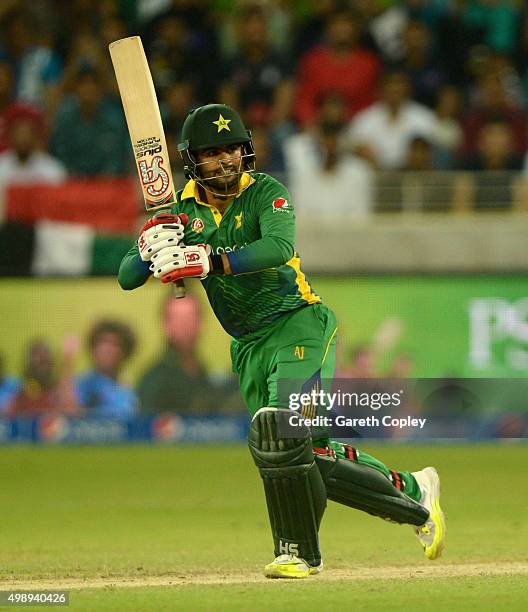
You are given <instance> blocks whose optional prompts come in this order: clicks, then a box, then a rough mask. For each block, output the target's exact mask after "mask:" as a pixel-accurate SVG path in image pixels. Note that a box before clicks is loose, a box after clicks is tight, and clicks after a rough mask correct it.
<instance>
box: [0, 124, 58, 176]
mask: <svg viewBox="0 0 528 612" xmlns="http://www.w3.org/2000/svg"><path fill="white" fill-rule="evenodd" d="M37 121H38V120H37V119H36V118H35V117H30V116H27V117H24V116H19V117H18V118H17V119H15V120H14V121H13V122H12V123H11V124H10V127H9V129H8V142H9V144H10V148H9V149H8V150H7V151H4V152H3V153H0V185H2V186H7V185H14V184H29V183H60V182H61V181H63V180H65V178H66V174H67V173H66V169H65V168H64V166H63V165H62V163H61V162H60V161H59V160H57V159H55V158H54V157H52V156H51V155H50V154H49V153H46V152H45V151H42V150H41V146H42V128H41V125H40V124H39V123H37Z"/></svg>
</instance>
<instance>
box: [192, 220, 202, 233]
mask: <svg viewBox="0 0 528 612" xmlns="http://www.w3.org/2000/svg"><path fill="white" fill-rule="evenodd" d="M204 227H205V226H204V222H203V221H202V220H201V219H193V220H192V223H191V229H192V230H193V232H196V233H197V234H199V233H200V232H203V229H204Z"/></svg>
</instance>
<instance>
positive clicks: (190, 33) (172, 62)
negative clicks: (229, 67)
mask: <svg viewBox="0 0 528 612" xmlns="http://www.w3.org/2000/svg"><path fill="white" fill-rule="evenodd" d="M154 31H155V33H156V34H155V36H154V37H153V38H152V43H151V44H150V45H148V47H147V48H148V50H149V53H148V57H149V65H150V69H151V71H152V78H153V79H154V82H155V84H156V87H158V88H159V90H160V91H165V90H166V89H167V88H168V87H170V86H171V84H172V83H175V82H182V81H185V82H191V83H192V84H193V86H194V89H195V92H196V95H197V97H199V98H200V99H204V98H208V97H211V96H212V95H213V91H211V83H212V79H206V78H205V76H206V74H208V72H209V70H210V67H211V65H212V64H213V63H214V62H211V59H210V58H209V57H208V56H207V54H205V53H204V50H203V49H202V48H201V47H200V45H199V44H198V37H197V36H196V35H195V32H194V30H192V29H189V28H188V27H187V26H186V24H185V22H184V20H183V18H182V17H180V16H178V14H175V13H169V14H168V15H166V16H164V17H163V18H160V19H159V20H157V22H156V25H155V29H154ZM198 67H199V68H198ZM205 83H208V87H209V90H208V89H207V88H206V85H205Z"/></svg>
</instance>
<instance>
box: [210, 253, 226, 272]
mask: <svg viewBox="0 0 528 612" xmlns="http://www.w3.org/2000/svg"><path fill="white" fill-rule="evenodd" d="M209 260H210V262H211V269H210V270H209V274H217V275H218V274H224V262H223V261H222V255H209Z"/></svg>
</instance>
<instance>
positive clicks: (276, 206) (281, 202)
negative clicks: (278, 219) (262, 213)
mask: <svg viewBox="0 0 528 612" xmlns="http://www.w3.org/2000/svg"><path fill="white" fill-rule="evenodd" d="M273 212H290V205H289V204H288V200H286V199H284V198H277V199H276V200H273Z"/></svg>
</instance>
